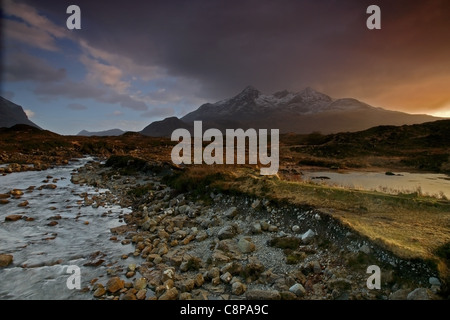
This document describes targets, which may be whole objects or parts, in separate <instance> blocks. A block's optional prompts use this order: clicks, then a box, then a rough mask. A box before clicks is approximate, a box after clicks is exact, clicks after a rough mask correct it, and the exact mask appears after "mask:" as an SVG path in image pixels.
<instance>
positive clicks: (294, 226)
mask: <svg viewBox="0 0 450 320" xmlns="http://www.w3.org/2000/svg"><path fill="white" fill-rule="evenodd" d="M291 230H292V232H299V231H300V227H299V226H298V225H293V226H292V229H291Z"/></svg>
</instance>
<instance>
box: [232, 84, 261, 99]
mask: <svg viewBox="0 0 450 320" xmlns="http://www.w3.org/2000/svg"><path fill="white" fill-rule="evenodd" d="M260 94H261V92H260V91H259V90H258V89H256V88H255V87H253V86H247V87H246V88H245V89H244V90H242V92H241V93H239V94H238V95H237V97H242V96H246V97H250V98H253V99H255V98H257V97H258V96H259V95H260Z"/></svg>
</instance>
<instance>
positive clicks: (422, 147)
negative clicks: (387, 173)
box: [281, 119, 450, 173]
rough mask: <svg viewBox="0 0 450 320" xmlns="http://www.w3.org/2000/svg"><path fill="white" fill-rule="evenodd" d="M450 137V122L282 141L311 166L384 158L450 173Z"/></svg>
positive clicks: (383, 127)
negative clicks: (314, 163) (342, 160)
mask: <svg viewBox="0 0 450 320" xmlns="http://www.w3.org/2000/svg"><path fill="white" fill-rule="evenodd" d="M449 136H450V119H449V120H438V121H433V122H426V123H421V124H414V125H403V126H377V127H373V128H370V129H367V130H364V131H359V132H341V133H337V134H329V135H322V134H319V133H312V134H309V135H295V134H286V135H282V136H281V141H282V143H283V144H284V145H287V146H290V150H291V151H294V152H299V153H302V154H303V155H307V156H304V159H302V160H301V164H313V163H312V162H317V161H315V160H313V161H312V162H311V158H310V157H316V159H317V158H320V159H326V160H327V161H337V160H339V159H347V160H348V159H351V158H358V157H366V159H370V157H373V159H375V158H376V157H378V159H380V157H381V158H386V159H390V161H392V163H395V162H399V163H400V164H402V165H406V166H408V167H413V168H415V169H418V170H427V171H432V172H443V173H450V139H449ZM321 161H322V160H321ZM370 161H372V160H370ZM322 162H323V161H322ZM387 165H389V163H388V164H387Z"/></svg>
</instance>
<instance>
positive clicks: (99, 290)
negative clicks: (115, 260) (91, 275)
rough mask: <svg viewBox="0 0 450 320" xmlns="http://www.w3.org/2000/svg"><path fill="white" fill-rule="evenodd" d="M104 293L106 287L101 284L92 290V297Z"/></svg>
mask: <svg viewBox="0 0 450 320" xmlns="http://www.w3.org/2000/svg"><path fill="white" fill-rule="evenodd" d="M105 293H106V289H105V287H103V286H99V287H98V288H97V290H95V291H94V297H95V298H100V297H101V296H103V295H104V294H105Z"/></svg>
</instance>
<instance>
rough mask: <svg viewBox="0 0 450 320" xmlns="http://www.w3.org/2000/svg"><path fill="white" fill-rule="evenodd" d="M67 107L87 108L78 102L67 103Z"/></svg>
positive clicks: (73, 108)
mask: <svg viewBox="0 0 450 320" xmlns="http://www.w3.org/2000/svg"><path fill="white" fill-rule="evenodd" d="M67 108H69V109H71V110H87V107H86V106H85V105H82V104H79V103H70V104H68V105H67Z"/></svg>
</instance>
